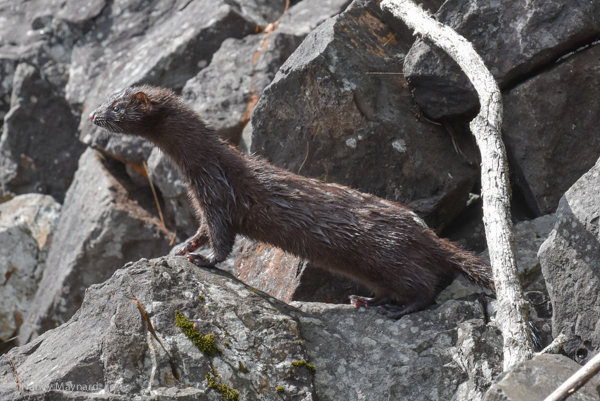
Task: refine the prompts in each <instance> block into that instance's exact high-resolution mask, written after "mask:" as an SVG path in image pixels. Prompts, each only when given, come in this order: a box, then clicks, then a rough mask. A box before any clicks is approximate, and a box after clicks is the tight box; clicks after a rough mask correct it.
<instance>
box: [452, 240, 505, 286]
mask: <svg viewBox="0 0 600 401" xmlns="http://www.w3.org/2000/svg"><path fill="white" fill-rule="evenodd" d="M441 242H442V247H443V248H444V249H445V250H446V251H447V252H449V253H450V260H451V263H452V265H454V267H455V268H456V270H457V271H459V272H461V273H462V274H464V275H465V276H466V277H467V278H468V279H469V280H470V281H472V282H474V283H475V284H479V285H480V286H482V287H486V288H489V289H491V290H492V291H494V292H496V287H495V286H494V276H493V274H492V268H491V267H490V266H489V265H488V264H487V263H486V262H484V261H483V260H482V259H481V258H480V257H479V256H477V255H476V254H474V253H472V252H469V251H465V250H464V249H461V248H459V247H458V246H456V245H454V244H453V243H452V242H450V241H448V240H446V239H441Z"/></svg>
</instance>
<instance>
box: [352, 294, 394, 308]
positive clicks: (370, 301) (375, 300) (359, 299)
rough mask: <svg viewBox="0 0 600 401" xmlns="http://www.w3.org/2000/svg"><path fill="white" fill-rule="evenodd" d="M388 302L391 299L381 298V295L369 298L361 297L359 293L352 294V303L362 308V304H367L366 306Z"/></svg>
mask: <svg viewBox="0 0 600 401" xmlns="http://www.w3.org/2000/svg"><path fill="white" fill-rule="evenodd" d="M388 302H389V299H387V298H380V297H375V298H367V297H361V296H359V295H350V304H351V305H353V306H355V307H357V308H360V307H361V306H365V307H369V306H378V305H383V304H387V303H388Z"/></svg>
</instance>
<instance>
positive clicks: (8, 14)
mask: <svg viewBox="0 0 600 401" xmlns="http://www.w3.org/2000/svg"><path fill="white" fill-rule="evenodd" d="M106 3H107V2H106V0H89V1H85V2H81V1H78V0H67V1H62V0H14V1H10V2H6V3H4V4H3V5H2V6H0V110H1V111H0V117H4V115H3V114H4V113H5V112H7V111H8V108H9V106H10V104H9V102H10V93H11V92H12V75H14V72H15V68H16V66H17V64H18V63H19V62H26V63H28V64H31V65H33V66H35V67H36V68H38V69H39V70H40V72H41V75H42V77H43V78H44V79H45V80H46V81H47V82H48V83H49V84H50V85H51V86H53V87H54V89H55V90H56V91H57V92H59V93H60V94H61V95H62V94H63V93H64V87H65V85H66V83H67V80H68V78H69V64H70V61H71V51H72V49H73V45H74V43H75V42H76V41H77V40H78V39H79V38H80V37H81V36H83V35H84V34H85V32H86V31H87V30H88V29H89V25H90V21H91V20H93V19H94V18H95V17H97V16H98V15H99V14H100V12H101V11H102V9H103V8H104V7H105V5H106Z"/></svg>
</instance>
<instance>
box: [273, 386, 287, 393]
mask: <svg viewBox="0 0 600 401" xmlns="http://www.w3.org/2000/svg"><path fill="white" fill-rule="evenodd" d="M275 391H277V392H278V393H279V394H283V393H285V389H284V388H283V386H277V388H276V389H275Z"/></svg>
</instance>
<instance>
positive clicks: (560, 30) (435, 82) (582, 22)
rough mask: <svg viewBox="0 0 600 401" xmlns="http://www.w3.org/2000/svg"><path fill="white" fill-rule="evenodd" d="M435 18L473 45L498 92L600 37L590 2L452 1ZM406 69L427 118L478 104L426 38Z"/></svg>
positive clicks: (599, 12) (599, 9)
mask: <svg viewBox="0 0 600 401" xmlns="http://www.w3.org/2000/svg"><path fill="white" fill-rule="evenodd" d="M436 19H437V20H438V21H440V22H442V23H444V24H446V25H448V26H450V27H452V28H453V29H455V30H456V31H457V32H458V33H459V34H461V35H463V36H464V37H465V38H466V39H467V40H469V41H471V43H473V46H474V47H475V49H476V50H477V52H478V53H479V54H480V55H481V56H482V57H483V59H484V61H485V62H486V65H487V66H488V68H489V69H490V72H491V73H492V74H493V75H494V78H496V80H497V81H498V84H499V85H500V87H501V88H502V89H504V88H507V87H509V86H511V85H514V84H515V83H517V82H519V81H522V80H523V79H525V78H527V77H529V76H530V75H531V74H532V73H535V72H537V70H539V69H541V68H543V67H544V66H546V65H548V64H549V63H551V62H553V61H554V60H556V59H558V58H559V57H561V56H563V55H565V54H567V53H569V52H572V51H573V50H575V49H577V48H578V47H579V46H581V45H583V44H586V43H591V42H593V41H594V40H596V39H597V38H598V35H599V34H600V4H599V3H598V2H594V1H592V2H577V1H570V0H534V1H528V2H523V1H514V0H501V1H497V0H455V1H447V2H445V3H444V5H443V6H442V7H441V8H440V10H439V11H438V13H437V14H436ZM404 71H405V73H406V78H407V80H408V81H409V82H410V85H411V87H412V88H413V89H414V90H413V94H414V96H415V100H416V102H417V104H418V105H419V106H420V107H421V110H422V111H423V112H425V114H427V115H428V116H430V117H431V118H436V119H438V118H442V117H448V116H453V115H458V114H463V113H465V112H468V111H472V110H474V109H476V108H477V107H478V105H479V102H478V100H477V94H476V93H475V89H474V88H473V86H472V85H471V83H470V82H469V80H468V78H467V77H466V75H465V74H464V73H463V72H462V71H461V70H460V68H459V67H458V65H457V64H456V63H455V62H454V61H453V60H452V59H451V58H450V56H448V55H447V54H445V52H444V51H442V50H440V49H439V48H437V47H435V46H433V45H432V44H431V43H430V42H429V41H428V40H427V39H426V38H425V39H419V40H417V41H416V42H415V44H414V46H413V47H412V48H411V50H410V52H409V53H408V55H407V57H406V61H405V63H404Z"/></svg>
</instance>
